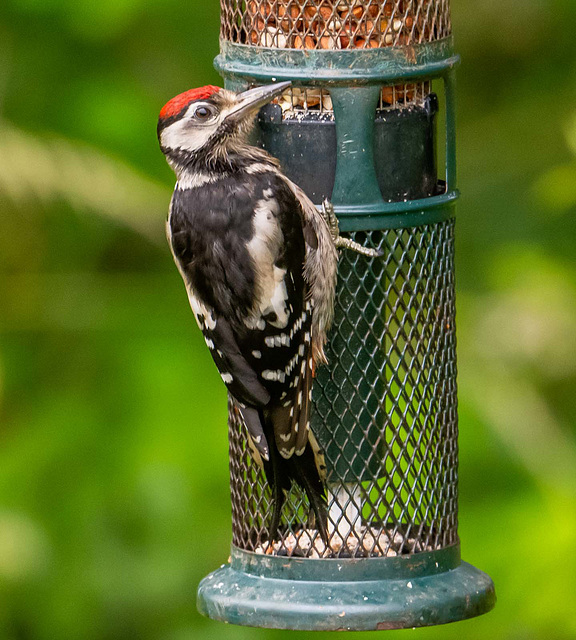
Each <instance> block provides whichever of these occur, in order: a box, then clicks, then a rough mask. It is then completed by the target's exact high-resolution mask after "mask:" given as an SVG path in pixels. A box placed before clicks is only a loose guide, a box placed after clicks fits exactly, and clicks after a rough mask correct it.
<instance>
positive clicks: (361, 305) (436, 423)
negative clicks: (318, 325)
mask: <svg viewBox="0 0 576 640" xmlns="http://www.w3.org/2000/svg"><path fill="white" fill-rule="evenodd" d="M352 237H353V239H354V240H356V241H358V242H360V243H361V244H363V245H365V246H372V247H374V248H377V249H379V250H381V251H382V252H383V256H382V257H380V258H366V257H364V256H361V255H359V254H357V253H352V252H346V251H345V252H343V253H342V254H341V258H340V264H339V284H338V293H337V301H336V310H335V311H336V316H335V322H334V326H333V328H332V331H331V333H330V342H329V347H328V359H329V364H328V366H324V367H321V368H320V369H319V370H318V377H317V379H316V381H315V384H314V389H313V405H314V406H313V414H312V428H313V431H314V432H315V434H316V436H317V439H318V440H319V442H320V444H321V446H322V447H323V449H324V453H325V458H326V464H327V468H328V477H327V486H326V489H327V519H328V535H329V541H328V542H329V544H328V545H326V544H325V542H324V541H323V540H322V539H321V537H320V535H319V533H318V531H317V529H316V527H315V523H314V518H313V516H312V515H311V510H310V508H309V504H308V501H307V499H306V496H305V495H304V494H303V492H302V491H301V490H300V489H299V488H298V487H296V486H293V487H292V490H291V491H290V492H289V494H288V496H287V499H286V503H285V505H284V508H283V512H282V525H281V527H280V529H279V533H278V536H277V539H275V540H270V539H269V537H268V526H269V524H270V517H271V513H272V506H273V505H272V495H271V492H270V488H269V487H268V484H267V482H266V478H265V476H264V473H263V471H262V470H261V469H260V467H259V466H258V465H257V464H256V463H255V462H254V460H253V459H252V455H251V453H250V447H249V446H248V443H247V433H246V431H245V428H244V426H243V425H242V424H240V423H238V422H237V421H236V420H235V419H234V418H231V419H230V422H229V427H230V472H231V493H232V521H233V523H232V524H233V544H234V545H235V546H236V547H239V548H240V549H244V550H247V551H253V552H256V553H263V554H264V553H265V554H274V555H289V556H303V557H316V558H325V557H362V556H395V555H403V554H414V553H418V552H422V551H430V550H435V549H440V548H443V547H446V546H449V545H452V544H454V543H456V542H457V539H458V538H457V413H456V351H455V348H456V345H455V325H454V281H453V273H454V272H453V267H454V265H453V248H454V221H453V220H448V221H445V222H440V223H436V224H430V225H425V226H421V227H416V228H411V229H397V230H394V229H391V230H384V231H370V232H362V233H360V232H357V233H355V234H352Z"/></svg>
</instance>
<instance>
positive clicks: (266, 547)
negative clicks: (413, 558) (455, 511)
mask: <svg viewBox="0 0 576 640" xmlns="http://www.w3.org/2000/svg"><path fill="white" fill-rule="evenodd" d="M434 549H435V547H434V546H432V545H425V544H423V543H422V542H421V541H419V540H416V539H415V538H408V537H405V536H404V535H402V534H401V533H400V532H398V531H392V530H383V531H379V530H375V529H372V528H370V527H361V529H360V530H359V531H357V532H354V533H353V534H350V535H349V536H348V537H347V539H345V540H342V538H340V536H339V535H337V534H333V535H332V538H331V540H330V546H326V545H325V544H324V541H323V540H322V538H321V536H320V534H319V532H318V531H317V530H316V529H300V530H298V531H296V532H290V533H289V534H287V535H286V536H285V537H284V539H283V540H276V541H274V542H271V543H270V542H265V543H263V544H261V545H260V546H258V547H257V548H256V549H255V553H259V554H265V555H276V556H288V557H301V558H302V557H307V558H366V557H387V558H392V557H396V556H400V555H407V554H412V553H419V552H422V551H433V550H434Z"/></svg>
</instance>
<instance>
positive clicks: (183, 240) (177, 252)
mask: <svg viewBox="0 0 576 640" xmlns="http://www.w3.org/2000/svg"><path fill="white" fill-rule="evenodd" d="M302 227H303V223H302V213H301V209H300V205H299V203H298V201H297V200H296V198H295V196H294V194H293V192H292V191H291V190H290V189H289V187H288V186H287V185H286V183H285V182H284V181H283V180H282V179H281V178H280V177H279V176H278V175H277V174H276V173H274V172H272V171H271V172H270V173H265V174H262V173H259V174H257V175H250V174H246V173H242V174H241V175H240V176H234V175H233V174H229V175H224V176H222V177H220V178H219V179H217V180H215V181H214V182H212V183H209V184H204V185H202V186H201V187H198V188H190V189H178V188H177V189H176V191H175V192H174V196H173V199H172V205H171V214H170V219H169V236H170V242H171V246H172V251H173V253H174V256H175V259H176V262H177V264H178V267H179V269H180V271H181V273H182V276H183V278H184V281H185V283H186V286H187V289H188V294H189V299H190V304H191V306H192V309H193V311H194V313H195V315H196V319H197V321H198V324H199V326H200V328H201V330H202V332H203V334H204V337H205V340H206V343H207V345H208V347H209V348H210V352H211V354H212V357H213V359H214V361H215V363H216V366H217V367H218V370H219V371H220V375H221V376H222V379H223V381H224V383H225V384H226V386H227V388H228V390H229V391H230V393H231V394H232V396H233V397H234V398H235V400H236V401H237V402H238V403H239V404H240V406H242V405H244V406H246V407H249V408H252V409H256V410H257V411H261V412H262V415H263V417H264V423H269V424H270V425H271V426H272V428H273V434H274V439H275V441H276V445H277V447H278V451H279V452H280V454H281V455H282V456H283V457H284V458H290V457H291V456H292V455H293V454H294V453H296V454H297V455H301V454H302V453H303V451H304V449H305V447H306V443H307V440H308V439H307V429H308V415H309V402H310V393H311V385H312V353H311V345H310V341H311V335H310V326H311V319H312V311H313V310H312V303H311V301H310V300H309V299H308V293H309V292H308V286H307V283H306V282H305V280H304V260H305V256H306V246H305V241H304V235H303V231H302ZM249 413H250V412H249V411H248V410H247V411H246V414H249ZM252 417H253V416H252ZM248 421H249V420H248ZM249 430H250V432H251V435H252V437H253V438H258V436H259V435H260V434H258V433H253V431H254V429H249ZM269 435H270V434H269ZM268 444H270V443H268ZM265 445H266V442H265V441H264V442H263V443H262V446H264V447H265ZM264 451H265V449H264ZM261 452H262V450H261Z"/></svg>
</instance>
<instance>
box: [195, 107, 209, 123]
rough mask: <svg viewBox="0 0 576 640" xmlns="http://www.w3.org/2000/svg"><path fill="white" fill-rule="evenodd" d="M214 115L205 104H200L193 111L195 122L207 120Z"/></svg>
mask: <svg viewBox="0 0 576 640" xmlns="http://www.w3.org/2000/svg"><path fill="white" fill-rule="evenodd" d="M213 115H214V109H213V108H212V107H211V106H210V105H207V104H200V105H198V106H197V107H196V109H194V117H195V118H196V119H197V120H209V119H210V118H211V117H212V116H213Z"/></svg>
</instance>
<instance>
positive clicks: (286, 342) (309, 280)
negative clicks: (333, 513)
mask: <svg viewBox="0 0 576 640" xmlns="http://www.w3.org/2000/svg"><path fill="white" fill-rule="evenodd" d="M290 84H291V83H290V82H276V83H274V84H269V85H265V86H257V87H254V88H250V89H248V90H245V91H241V92H234V91H230V90H227V89H223V88H220V87H216V86H213V85H209V86H204V87H200V88H196V89H190V90H188V91H185V92H184V93H181V94H179V95H177V96H176V97H174V98H172V99H171V100H170V101H169V102H167V103H166V104H165V105H164V107H163V108H162V110H161V111H160V115H159V118H158V130H157V132H158V139H159V143H160V148H161V151H162V152H163V153H164V155H165V157H166V160H167V162H168V164H169V165H170V167H171V168H172V169H173V171H174V172H175V174H176V185H175V189H174V193H173V195H172V198H171V201H170V208H169V214H168V220H167V237H168V241H169V244H170V247H171V250H172V254H173V257H174V261H175V263H176V265H177V267H178V269H179V271H180V274H181V276H182V279H183V281H184V284H185V287H186V291H187V294H188V299H189V303H190V306H191V308H192V311H193V313H194V315H195V318H196V321H197V323H198V326H199V328H200V330H201V331H202V333H203V335H204V339H205V342H206V344H207V346H208V349H209V350H210V353H211V355H212V358H213V360H214V363H215V364H216V367H217V369H218V371H219V373H220V376H221V378H222V381H223V382H224V384H225V386H226V388H227V390H228V396H229V404H230V406H231V408H232V411H233V412H234V413H235V415H236V416H237V417H239V418H240V419H241V422H242V423H243V424H244V425H245V427H246V431H247V434H248V438H247V440H248V444H249V447H250V450H251V452H252V457H253V459H254V460H255V461H256V463H257V464H259V465H260V466H262V467H263V469H264V472H265V477H266V480H267V483H268V484H269V486H270V488H271V495H272V499H273V509H272V515H271V519H270V523H269V526H268V538H269V540H270V541H272V540H275V539H276V537H277V535H278V532H279V527H280V525H281V519H282V507H283V504H284V502H285V500H286V495H287V493H288V492H289V491H290V489H291V487H292V486H293V483H296V485H298V486H299V487H301V489H302V490H303V491H304V492H305V494H306V496H307V499H308V502H309V505H310V508H311V515H312V518H313V520H312V522H313V524H314V526H315V527H316V529H317V530H318V532H319V534H320V536H321V537H322V539H323V540H324V542H325V544H326V545H328V529H327V503H326V500H327V499H326V464H325V460H324V455H323V452H322V449H321V447H320V446H319V443H318V441H317V439H316V438H315V436H314V433H313V432H312V430H311V429H310V407H311V398H312V383H313V378H314V375H315V371H316V367H318V366H319V365H321V364H324V363H326V355H325V345H326V341H327V333H328V330H329V328H330V325H331V322H332V319H333V313H334V297H335V288H336V280H337V263H338V252H337V246H338V243H337V242H336V241H335V238H336V236H335V232H334V222H335V218H334V216H333V210H332V211H330V208H329V207H326V206H325V207H324V209H325V211H324V213H326V209H327V213H328V215H324V214H323V213H322V212H321V211H319V210H318V209H317V208H316V206H315V205H314V204H313V203H312V201H311V200H310V199H309V198H308V197H307V196H306V194H305V193H304V191H303V190H302V189H301V188H300V187H299V186H298V185H297V184H295V183H294V182H292V181H291V180H290V179H289V178H288V177H287V176H286V175H285V174H284V172H283V171H282V168H281V167H280V164H279V162H278V160H277V159H276V158H274V157H273V156H271V155H270V154H269V153H267V152H266V151H265V150H263V149H261V148H257V147H255V146H252V145H250V144H249V142H248V136H249V134H250V132H251V130H252V128H253V126H254V122H255V118H256V115H257V113H258V111H259V109H260V108H261V107H262V106H263V105H265V104H267V103H268V102H270V101H271V100H272V99H274V98H275V97H276V96H278V95H280V94H281V93H283V92H284V91H285V90H287V89H288V87H289V86H290ZM336 235H337V233H336Z"/></svg>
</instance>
